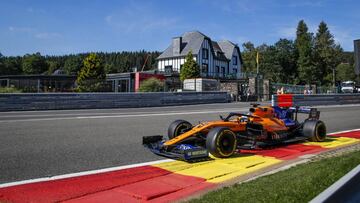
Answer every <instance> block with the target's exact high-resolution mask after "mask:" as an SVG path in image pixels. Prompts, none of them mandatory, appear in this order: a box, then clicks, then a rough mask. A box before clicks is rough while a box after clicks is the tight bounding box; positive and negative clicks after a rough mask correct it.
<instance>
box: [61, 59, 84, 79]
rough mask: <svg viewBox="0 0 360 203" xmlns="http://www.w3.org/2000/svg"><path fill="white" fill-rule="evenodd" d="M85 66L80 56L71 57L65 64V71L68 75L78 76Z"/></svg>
mask: <svg viewBox="0 0 360 203" xmlns="http://www.w3.org/2000/svg"><path fill="white" fill-rule="evenodd" d="M82 64H83V60H82V58H81V57H80V56H79V55H70V56H68V57H67V59H66V61H65V63H64V71H65V72H66V74H68V75H76V74H77V73H78V72H79V71H80V69H81V67H82Z"/></svg>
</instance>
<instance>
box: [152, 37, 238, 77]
mask: <svg viewBox="0 0 360 203" xmlns="http://www.w3.org/2000/svg"><path fill="white" fill-rule="evenodd" d="M210 43H211V42H210V40H208V39H205V40H204V41H203V42H202V44H201V48H200V50H199V52H198V53H194V54H196V56H194V60H195V61H196V62H197V63H198V64H199V66H200V72H201V73H202V75H204V73H203V69H202V66H203V64H207V65H208V76H217V74H219V76H222V75H227V74H232V73H234V72H235V71H234V69H237V73H240V72H241V63H240V53H239V52H238V50H237V49H234V51H233V56H236V57H237V64H236V65H233V61H232V60H233V59H232V58H231V61H230V62H228V61H222V60H217V59H215V58H214V55H213V50H212V49H211V46H210ZM204 49H206V50H208V58H204V57H203V52H204ZM184 63H185V57H174V58H169V59H161V60H158V64H157V67H158V70H159V71H162V72H165V67H166V66H172V71H173V72H180V68H181V66H182V65H183V64H184ZM217 67H219V72H218V73H217Z"/></svg>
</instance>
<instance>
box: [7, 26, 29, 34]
mask: <svg viewBox="0 0 360 203" xmlns="http://www.w3.org/2000/svg"><path fill="white" fill-rule="evenodd" d="M8 29H9V31H10V32H23V33H31V32H34V31H35V29H34V28H31V27H15V26H10V27H9V28H8Z"/></svg>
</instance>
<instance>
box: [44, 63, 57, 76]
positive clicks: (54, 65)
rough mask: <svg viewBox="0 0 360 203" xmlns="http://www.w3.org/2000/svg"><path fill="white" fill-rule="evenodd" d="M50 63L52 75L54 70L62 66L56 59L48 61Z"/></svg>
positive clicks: (49, 72) (49, 70) (49, 69)
mask: <svg viewBox="0 0 360 203" xmlns="http://www.w3.org/2000/svg"><path fill="white" fill-rule="evenodd" d="M47 63H48V67H49V68H48V74H49V75H51V74H53V73H54V71H56V70H57V69H59V68H60V65H59V63H58V62H56V61H47Z"/></svg>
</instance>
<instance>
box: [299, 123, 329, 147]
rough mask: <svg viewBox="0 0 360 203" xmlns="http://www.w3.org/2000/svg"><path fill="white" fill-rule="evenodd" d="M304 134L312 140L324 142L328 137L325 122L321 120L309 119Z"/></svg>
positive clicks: (304, 127) (305, 124)
mask: <svg viewBox="0 0 360 203" xmlns="http://www.w3.org/2000/svg"><path fill="white" fill-rule="evenodd" d="M303 134H304V136H306V137H308V138H309V140H310V141H312V142H322V141H324V140H325V138H326V126H325V123H324V122H322V121H320V120H307V121H305V123H304V126H303Z"/></svg>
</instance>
